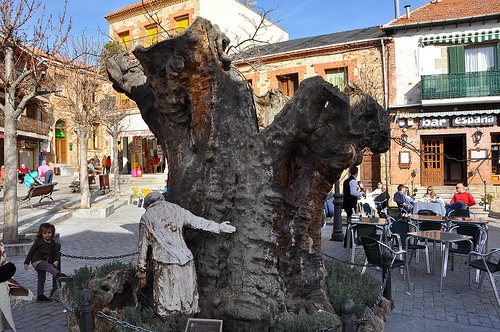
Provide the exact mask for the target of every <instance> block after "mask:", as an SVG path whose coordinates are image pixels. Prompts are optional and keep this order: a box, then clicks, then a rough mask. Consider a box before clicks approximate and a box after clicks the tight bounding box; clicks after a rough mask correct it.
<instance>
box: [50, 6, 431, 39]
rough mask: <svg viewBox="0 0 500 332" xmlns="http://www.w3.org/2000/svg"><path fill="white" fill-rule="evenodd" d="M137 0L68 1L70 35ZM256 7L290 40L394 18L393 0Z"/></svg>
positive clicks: (54, 9) (99, 23)
mask: <svg viewBox="0 0 500 332" xmlns="http://www.w3.org/2000/svg"><path fill="white" fill-rule="evenodd" d="M139 1H140V0H85V1H82V0H68V14H69V15H70V16H71V17H72V19H73V29H72V31H71V34H72V35H75V36H79V35H80V34H81V33H82V31H83V30H84V29H85V28H87V32H88V33H89V34H97V31H98V26H99V27H100V28H101V29H102V30H104V31H105V32H107V31H108V24H107V21H106V20H105V19H104V16H105V15H106V14H109V13H112V12H114V11H116V10H118V9H120V8H123V7H126V6H128V5H131V4H134V3H137V2H139ZM429 1H430V0H400V1H399V2H400V7H401V9H400V13H401V14H403V13H404V12H405V9H404V5H411V9H415V8H418V7H420V6H422V5H424V4H425V3H427V2H429ZM255 2H256V4H257V6H260V7H264V8H265V9H272V8H276V10H275V11H273V12H272V13H271V18H272V19H273V20H275V21H279V22H278V25H280V26H281V27H282V28H284V29H285V30H287V31H288V32H289V33H290V39H297V38H302V37H308V36H317V35H322V34H328V33H333V32H339V31H346V30H354V29H359V28H366V27H371V26H377V25H381V24H385V23H387V22H389V21H390V20H392V19H393V18H394V0H354V1H353V0H351V1H349V0H257V1H255ZM42 3H43V5H45V7H46V12H47V13H53V14H56V15H57V13H58V12H60V11H61V10H62V9H63V4H64V1H63V0H42Z"/></svg>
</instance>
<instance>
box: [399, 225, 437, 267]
mask: <svg viewBox="0 0 500 332" xmlns="http://www.w3.org/2000/svg"><path fill="white" fill-rule="evenodd" d="M409 232H418V228H417V226H415V225H413V224H411V223H409V222H407V221H403V220H395V221H392V222H391V223H390V224H389V237H390V239H391V242H392V243H393V244H394V245H396V246H397V247H398V248H399V251H403V250H405V251H410V250H413V252H414V253H415V256H416V258H415V261H416V262H417V263H418V250H424V251H425V262H426V264H427V273H431V268H430V264H429V249H428V246H427V245H425V244H421V243H419V238H416V237H414V238H412V239H411V240H410V242H409V243H408V248H406V238H407V237H408V233H409ZM408 259H409V261H408V263H411V255H410V257H409V258H408Z"/></svg>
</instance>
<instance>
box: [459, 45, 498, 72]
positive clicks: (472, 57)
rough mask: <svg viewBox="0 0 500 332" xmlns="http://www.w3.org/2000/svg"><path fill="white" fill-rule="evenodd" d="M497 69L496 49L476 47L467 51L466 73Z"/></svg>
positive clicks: (492, 47)
mask: <svg viewBox="0 0 500 332" xmlns="http://www.w3.org/2000/svg"><path fill="white" fill-rule="evenodd" d="M494 69H495V47H494V46H487V47H474V48H466V49H465V72H467V73H471V72H478V71H486V70H494Z"/></svg>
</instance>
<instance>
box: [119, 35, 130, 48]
mask: <svg viewBox="0 0 500 332" xmlns="http://www.w3.org/2000/svg"><path fill="white" fill-rule="evenodd" d="M118 38H120V42H121V43H122V44H123V46H125V48H127V49H128V47H129V46H130V34H129V32H128V31H125V32H121V33H119V34H118Z"/></svg>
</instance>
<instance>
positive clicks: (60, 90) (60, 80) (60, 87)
mask: <svg viewBox="0 0 500 332" xmlns="http://www.w3.org/2000/svg"><path fill="white" fill-rule="evenodd" d="M64 83H65V78H64V77H63V76H57V77H56V90H57V91H56V96H59V97H64V96H66V91H65V90H66V87H65V85H64Z"/></svg>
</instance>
